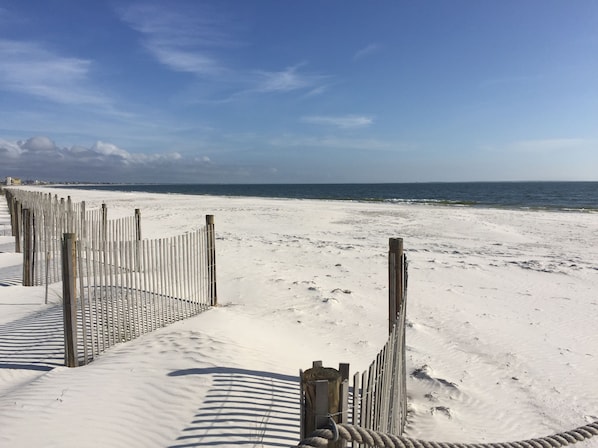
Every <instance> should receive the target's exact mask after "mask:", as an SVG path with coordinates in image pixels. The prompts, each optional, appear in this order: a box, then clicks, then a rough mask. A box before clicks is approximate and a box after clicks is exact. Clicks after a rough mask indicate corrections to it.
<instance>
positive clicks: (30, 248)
mask: <svg viewBox="0 0 598 448" xmlns="http://www.w3.org/2000/svg"><path fill="white" fill-rule="evenodd" d="M33 232H34V226H33V213H32V211H31V210H30V209H28V208H24V209H23V286H33V272H34V270H33V268H34V263H35V247H34V235H33Z"/></svg>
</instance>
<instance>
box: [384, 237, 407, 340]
mask: <svg viewBox="0 0 598 448" xmlns="http://www.w3.org/2000/svg"><path fill="white" fill-rule="evenodd" d="M388 243H389V244H388V245H389V251H388V333H389V334H390V333H392V329H393V328H394V326H395V324H396V322H397V313H398V312H399V310H400V309H401V303H402V302H403V292H404V286H403V285H404V281H403V238H390V239H389V241H388Z"/></svg>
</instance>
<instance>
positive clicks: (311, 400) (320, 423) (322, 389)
mask: <svg viewBox="0 0 598 448" xmlns="http://www.w3.org/2000/svg"><path fill="white" fill-rule="evenodd" d="M342 383H343V376H342V374H341V373H340V372H339V371H338V370H336V369H333V368H330V367H322V363H321V362H320V361H315V362H314V364H313V367H312V368H311V369H307V370H306V371H305V372H303V373H302V375H301V393H302V399H301V402H302V404H303V409H302V416H301V421H302V427H301V438H304V437H308V436H309V435H310V434H311V433H312V432H314V431H315V430H316V429H320V428H324V427H326V426H327V425H328V419H329V418H330V417H331V418H333V419H334V421H336V422H337V423H340V422H341V421H340V419H339V416H340V414H339V413H340V412H341V411H342V409H343V408H345V406H344V405H342V404H341V384H342ZM344 446H345V441H344V440H337V441H336V442H335V441H330V442H328V447H329V448H341V447H344Z"/></svg>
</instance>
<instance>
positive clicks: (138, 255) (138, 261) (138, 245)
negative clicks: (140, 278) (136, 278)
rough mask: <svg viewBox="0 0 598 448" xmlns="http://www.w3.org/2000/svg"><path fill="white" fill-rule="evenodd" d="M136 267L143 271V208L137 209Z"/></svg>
mask: <svg viewBox="0 0 598 448" xmlns="http://www.w3.org/2000/svg"><path fill="white" fill-rule="evenodd" d="M135 268H136V270H137V271H139V272H141V209H138V208H136V209H135Z"/></svg>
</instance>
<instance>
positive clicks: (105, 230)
mask: <svg viewBox="0 0 598 448" xmlns="http://www.w3.org/2000/svg"><path fill="white" fill-rule="evenodd" d="M107 233H108V209H107V208H106V204H102V236H101V238H102V240H103V241H106V240H107V239H108V235H107Z"/></svg>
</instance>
